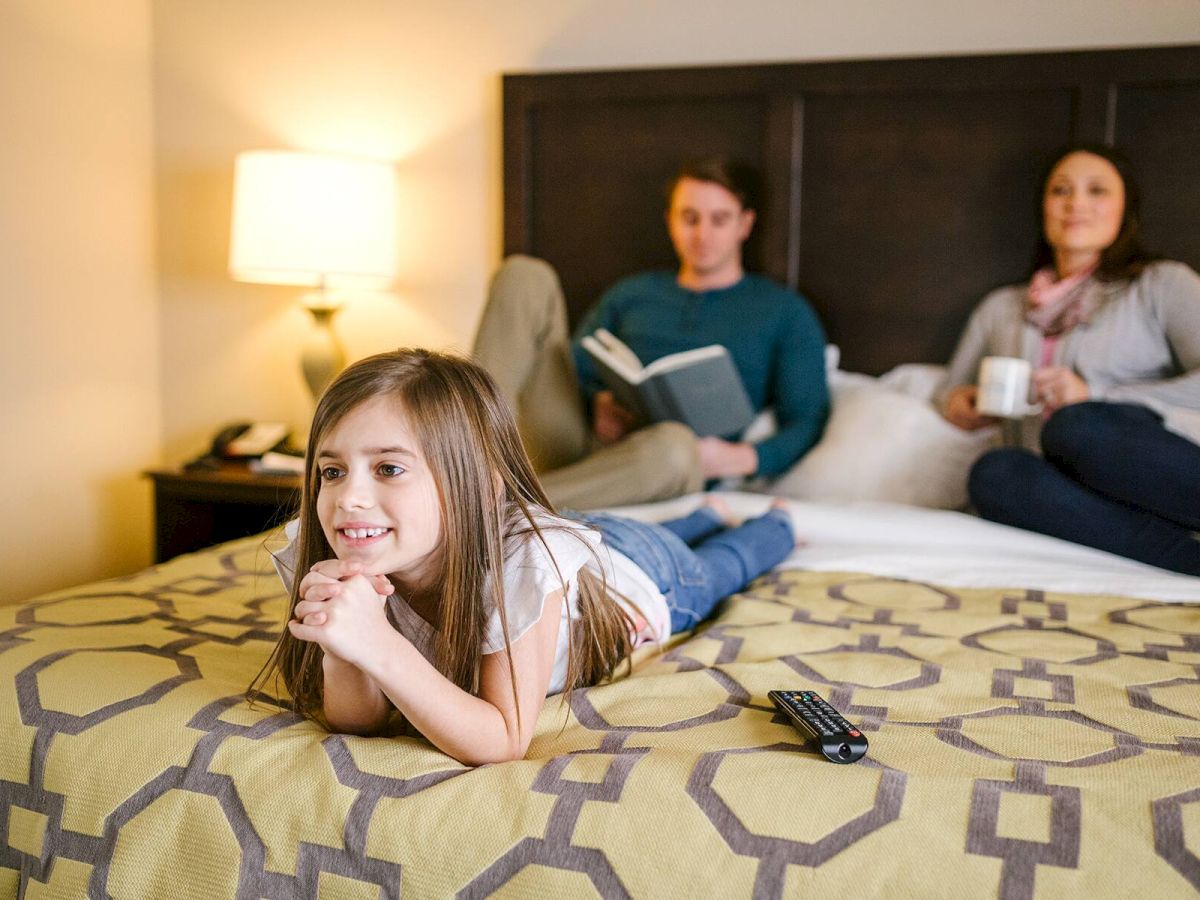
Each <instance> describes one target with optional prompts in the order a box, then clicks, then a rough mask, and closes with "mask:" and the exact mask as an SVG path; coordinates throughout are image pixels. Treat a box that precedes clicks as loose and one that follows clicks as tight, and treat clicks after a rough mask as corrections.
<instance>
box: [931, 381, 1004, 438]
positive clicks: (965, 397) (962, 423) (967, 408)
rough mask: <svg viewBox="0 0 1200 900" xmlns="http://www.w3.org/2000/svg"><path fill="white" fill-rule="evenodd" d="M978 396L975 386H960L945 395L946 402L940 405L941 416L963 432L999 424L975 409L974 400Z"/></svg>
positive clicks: (977, 389) (994, 419) (992, 417)
mask: <svg viewBox="0 0 1200 900" xmlns="http://www.w3.org/2000/svg"><path fill="white" fill-rule="evenodd" d="M978 396H979V388H978V387H977V386H975V385H973V384H960V385H959V386H958V387H956V388H954V389H953V390H952V391H950V393H949V394H947V395H946V402H945V403H944V404H943V405H942V416H943V417H944V418H945V419H946V421H947V422H949V423H950V424H951V425H956V426H958V427H959V428H961V429H963V431H975V430H976V429H979V428H985V427H987V426H988V425H994V424H996V423H997V422H999V421H1000V420H999V419H997V418H995V417H994V416H985V415H983V414H982V413H980V412H979V411H978V410H976V409H975V398H976V397H978Z"/></svg>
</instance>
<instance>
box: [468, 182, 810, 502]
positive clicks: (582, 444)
mask: <svg viewBox="0 0 1200 900" xmlns="http://www.w3.org/2000/svg"><path fill="white" fill-rule="evenodd" d="M754 216H755V213H754V209H753V205H752V204H751V203H750V201H749V198H748V194H747V188H746V185H745V181H743V180H742V179H740V178H739V177H738V172H737V170H736V169H735V168H733V167H732V166H730V165H728V164H727V163H725V162H723V161H721V160H705V161H701V162H697V163H693V164H689V165H686V166H684V167H683V169H681V170H680V172H679V174H678V175H677V176H676V178H675V179H674V180H673V181H672V184H671V189H670V192H669V203H668V208H667V212H666V219H667V229H668V231H669V233H670V236H671V242H672V244H673V245H674V248H675V253H676V255H677V256H678V257H679V269H678V271H677V272H674V273H670V272H650V273H645V274H642V275H635V276H632V277H630V278H626V279H624V280H622V281H620V282H618V283H617V284H616V285H614V286H613V287H612V288H610V289H609V290H608V291H607V292H606V293H605V294H604V296H603V297H602V298H601V299H600V302H599V303H598V304H597V305H596V307H595V308H594V309H593V310H592V311H591V312H590V313H589V314H588V315H587V316H586V317H585V319H584V320H583V322H581V323H580V325H579V327H578V329H576V334H575V340H574V342H573V343H572V342H570V341H569V340H568V337H567V328H566V304H565V302H564V301H563V298H562V289H561V287H560V286H559V283H558V277H557V275H555V273H554V271H553V269H551V268H550V267H549V266H548V265H547V264H546V263H544V262H541V261H540V260H534V259H530V258H529V257H512V258H510V259H508V260H506V261H505V262H504V264H503V265H502V266H501V268H500V270H499V272H497V274H496V277H495V279H494V280H493V282H492V289H491V292H490V294H489V298H488V304H487V307H486V308H485V310H484V315H483V321H482V323H481V325H480V329H479V335H478V336H477V338H476V342H475V356H476V358H477V359H478V360H479V361H480V362H481V363H482V364H483V365H484V366H485V367H486V368H487V369H488V370H489V371H490V372H491V373H492V374H493V376H495V378H496V380H497V381H498V382H499V384H500V387H501V389H502V390H503V391H504V393H505V395H506V396H507V397H508V398H509V400H510V402H512V403H513V405H514V407H515V408H516V409H517V413H518V417H519V419H520V423H521V434H522V437H523V438H524V439H525V441H526V444H527V445H528V447H529V450H530V454H531V456H532V457H533V459H534V463H535V465H537V466H538V468H539V471H541V473H542V483H543V485H544V486H545V488H546V492H547V494H548V495H549V497H550V499H551V500H552V501H553V502H554V503H555V504H556V505H561V506H571V507H575V508H582V509H586V508H592V507H596V506H614V505H622V504H628V503H639V502H645V501H650V500H661V499H665V498H668V497H674V496H679V495H680V494H684V493H688V492H690V491H695V490H699V489H700V488H701V487H703V485H704V483H705V482H706V481H707V480H709V479H713V478H729V477H739V476H751V475H757V476H765V477H771V476H775V475H780V474H782V473H783V472H785V471H786V470H787V469H788V468H789V467H790V466H791V465H792V464H793V463H794V462H795V461H796V460H797V459H799V458H800V457H801V456H802V455H803V454H804V452H805V451H807V450H808V449H809V448H810V447H811V446H812V445H813V444H815V443H816V442H817V440H818V438H819V437H820V434H821V429H822V428H823V427H824V423H825V419H826V417H827V416H828V412H829V392H828V388H827V385H826V381H825V363H824V346H825V337H824V333H823V331H822V329H821V325H820V323H819V322H818V321H817V317H816V315H815V314H814V313H813V311H812V309H811V307H809V305H808V304H807V303H806V302H805V301H804V300H803V299H802V298H800V297H799V296H797V295H796V294H794V293H792V292H791V291H788V290H787V289H786V288H783V287H781V286H780V285H777V284H775V283H774V282H772V281H770V280H769V279H767V278H764V277H762V276H758V275H750V274H747V273H746V272H745V270H744V269H743V267H742V245H743V244H744V243H745V241H746V239H747V238H748V237H749V236H750V231H751V229H752V228H753V227H754ZM597 328H607V329H608V330H609V331H610V332H612V333H613V334H615V335H616V336H617V337H618V338H620V339H621V340H622V341H624V342H625V343H626V344H627V345H629V347H630V348H631V349H632V350H633V351H634V353H636V354H637V356H638V358H639V359H641V361H642V362H643V363H649V362H652V361H653V360H655V359H657V358H659V357H661V356H665V355H667V354H669V353H675V352H678V351H680V350H688V349H692V348H695V347H703V346H706V345H708V344H722V345H724V346H725V347H726V348H727V349H728V350H729V352H730V355H731V356H732V358H733V362H734V365H735V367H736V368H737V370H738V372H739V373H740V375H741V377H742V381H743V383H744V384H745V386H746V391H747V393H748V394H749V396H750V400H751V402H752V404H753V405H754V407H755V409H756V410H762V409H763V408H765V407H767V406H771V407H773V408H774V411H775V415H776V419H777V421H778V424H779V428H778V431H777V432H776V433H775V434H774V435H773V436H771V437H769V438H767V439H766V440H763V441H761V442H759V443H757V444H751V443H746V442H744V441H740V440H736V439H724V438H719V437H704V438H699V437H697V436H696V435H695V434H694V433H693V432H692V431H691V430H690V429H689V428H687V427H686V426H684V425H681V424H679V423H677V422H661V423H657V424H654V425H649V426H646V427H644V428H639V429H636V430H634V429H632V424H633V422H632V418H631V416H630V414H629V413H628V411H626V410H624V409H622V408H621V407H620V406H618V405H617V403H616V402H615V400H614V399H613V397H612V394H611V393H610V392H608V391H606V390H603V389H601V386H600V384H599V382H598V380H597V379H596V373H595V370H594V367H593V365H592V363H591V359H590V357H589V356H588V355H587V353H586V351H584V350H583V349H582V348H581V347H580V345H579V339H580V338H582V337H583V336H584V335H586V334H590V333H592V332H593V331H595V330H596V329H597ZM589 414H590V415H589Z"/></svg>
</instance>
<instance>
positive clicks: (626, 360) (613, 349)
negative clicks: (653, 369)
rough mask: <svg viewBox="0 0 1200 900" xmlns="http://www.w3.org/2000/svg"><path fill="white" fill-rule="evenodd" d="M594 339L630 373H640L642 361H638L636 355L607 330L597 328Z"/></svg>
mask: <svg viewBox="0 0 1200 900" xmlns="http://www.w3.org/2000/svg"><path fill="white" fill-rule="evenodd" d="M594 336H595V338H596V340H597V341H599V342H600V343H601V345H603V347H604V349H606V350H607V351H608V352H609V353H611V354H612V355H613V357H615V358H616V359H618V360H620V361H621V363H622V364H623V365H624V366H625V367H626V368H627V369H629V370H630V371H631V372H641V371H642V361H641V360H640V359H638V356H637V354H636V353H634V352H633V351H632V350H630V349H629V345H628V344H626V343H625V342H624V341H623V340H621V339H620V338H619V337H617V336H616V335H615V334H613V333H612V332H611V331H609V330H608V329H607V328H597V329H596V331H595V335H594Z"/></svg>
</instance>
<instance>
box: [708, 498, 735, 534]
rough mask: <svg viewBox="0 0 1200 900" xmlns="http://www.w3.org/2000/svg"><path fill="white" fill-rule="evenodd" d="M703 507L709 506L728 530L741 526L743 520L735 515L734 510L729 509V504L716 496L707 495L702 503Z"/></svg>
mask: <svg viewBox="0 0 1200 900" xmlns="http://www.w3.org/2000/svg"><path fill="white" fill-rule="evenodd" d="M700 505H701V506H707V507H708V508H709V509H711V510H712V511H713V512H715V513H716V514H717V516H718V517H720V519H721V524H722V525H724V526H725V527H726V528H735V527H737V526H738V525H740V524H741V520H740V519H738V517H737V516H735V515H734V514H733V510H732V509H730V508H729V504H728V503H726V502H725V500H724V499H723V498H721V497H718V496H717V495H716V494H705V495H704V499H703V500H702V501H701V502H700Z"/></svg>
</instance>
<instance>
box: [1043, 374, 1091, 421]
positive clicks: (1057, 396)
mask: <svg viewBox="0 0 1200 900" xmlns="http://www.w3.org/2000/svg"><path fill="white" fill-rule="evenodd" d="M1033 389H1034V393H1035V394H1037V398H1038V400H1040V401H1041V402H1042V405H1043V406H1044V407H1045V408H1046V411H1047V412H1054V411H1055V410H1059V409H1062V408H1063V407H1064V406H1070V405H1071V404H1073V403H1082V402H1083V401H1084V400H1087V399H1090V398H1091V396H1092V392H1091V389H1089V388H1088V385H1087V382H1086V381H1084V380H1083V379H1082V378H1080V377H1079V376H1078V375H1076V374H1075V373H1074V372H1072V371H1071V370H1070V369H1068V368H1066V367H1065V366H1047V367H1046V368H1044V369H1036V370H1034V373H1033Z"/></svg>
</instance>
